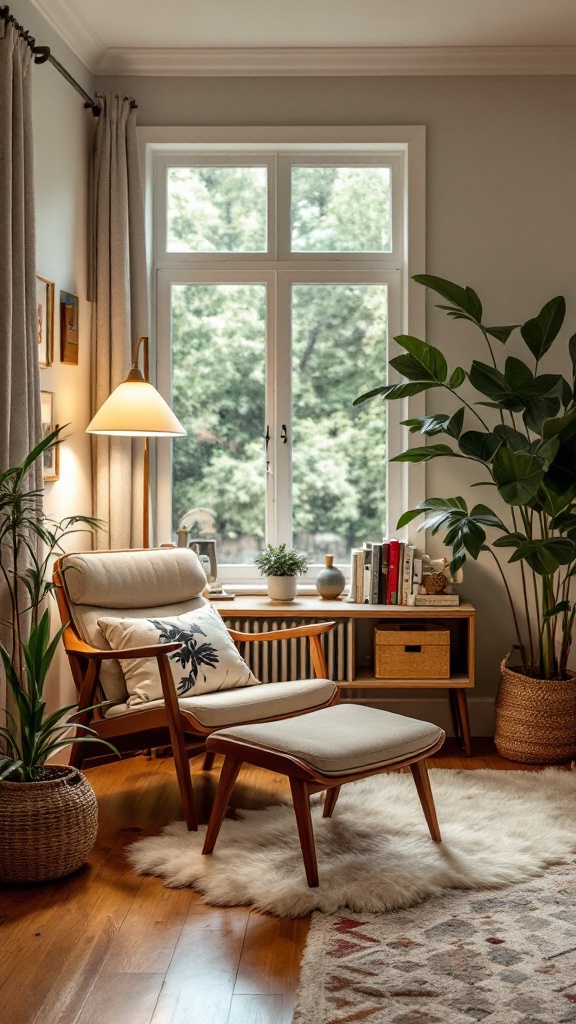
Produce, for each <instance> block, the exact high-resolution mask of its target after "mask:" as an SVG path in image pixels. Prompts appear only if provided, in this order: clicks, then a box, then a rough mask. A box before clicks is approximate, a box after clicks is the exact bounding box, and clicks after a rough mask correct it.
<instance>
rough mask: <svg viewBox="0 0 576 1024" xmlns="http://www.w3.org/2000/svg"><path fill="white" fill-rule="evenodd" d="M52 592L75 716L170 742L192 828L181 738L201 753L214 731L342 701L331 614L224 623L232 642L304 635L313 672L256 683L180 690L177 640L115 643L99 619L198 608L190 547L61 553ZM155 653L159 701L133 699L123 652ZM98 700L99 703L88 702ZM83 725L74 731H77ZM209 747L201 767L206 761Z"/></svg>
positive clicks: (134, 744) (133, 744) (146, 739)
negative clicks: (287, 624) (264, 624)
mask: <svg viewBox="0 0 576 1024" xmlns="http://www.w3.org/2000/svg"><path fill="white" fill-rule="evenodd" d="M54 581H55V583H56V597H57V602H58V608H59V611H60V617H61V619H62V623H63V624H64V625H65V627H66V628H65V630H64V635H63V642H64V647H65V649H66V653H67V655H68V658H69V661H70V666H71V669H72V675H73V678H74V682H75V685H76V688H77V690H78V714H77V716H76V720H77V721H78V722H79V723H81V724H83V725H89V726H90V727H91V728H92V729H94V731H95V732H96V733H97V735H98V736H101V737H102V738H103V739H107V740H110V742H112V743H113V744H114V745H115V746H116V747H117V748H118V749H119V750H120V751H128V750H138V749H141V748H142V747H150V746H160V745H164V744H166V743H168V742H170V743H171V745H172V750H173V754H174V760H175V765H176V774H177V778H178V784H179V787H180V792H181V795H182V803H183V806H184V816H185V819H186V824H187V825H188V828H189V829H190V830H193V831H195V830H196V829H197V828H198V822H197V817H196V810H195V805H194V794H193V790H192V781H191V778H190V766H189V763H188V751H187V747H186V741H187V740H190V739H194V740H195V741H196V748H195V749H197V750H198V751H199V752H201V751H202V750H205V741H206V737H207V736H209V735H210V734H211V733H213V732H215V731H216V730H217V729H222V728H225V727H226V726H229V725H239V724H246V723H248V722H264V721H275V720H278V719H281V718H291V717H293V716H295V715H304V714H306V713H308V712H310V711H314V710H317V709H318V708H323V707H328V706H330V705H331V704H335V703H337V701H338V689H337V687H336V686H335V685H334V683H332V682H331V681H330V680H329V679H328V673H327V668H326V662H325V658H324V654H323V650H322V643H321V634H322V633H326V632H328V631H329V630H331V629H333V628H334V626H335V623H334V622H318V623H312V624H308V625H304V626H297V627H295V628H292V629H281V630H275V631H270V632H268V633H259V634H257V635H252V634H249V633H239V632H236V631H234V630H229V631H228V632H229V633H230V635H231V637H232V639H233V640H234V642H235V644H236V645H237V646H238V647H240V646H241V645H243V644H246V643H266V642H268V641H271V640H279V639H290V638H294V637H308V638H309V640H310V644H311V658H312V664H313V667H314V673H315V676H316V678H315V679H307V680H295V681H291V682H285V683H266V684H264V683H257V684H256V685H251V686H245V687H240V688H238V687H237V688H235V689H229V690H226V689H224V690H218V691H217V692H212V693H203V694H200V695H199V696H183V697H178V695H177V693H176V688H175V685H174V679H173V676H172V671H171V668H170V662H169V658H168V656H169V655H170V654H173V653H174V652H176V651H178V650H179V649H180V648H181V646H182V644H181V643H178V642H173V643H160V644H153V645H146V646H139V647H135V648H131V649H129V650H126V649H124V650H112V648H111V647H110V645H109V643H108V642H107V641H106V639H105V637H104V634H103V633H102V631H101V629H100V628H99V626H98V620H99V619H102V618H103V617H106V616H114V615H116V616H118V615H121V616H123V617H131V618H135V619H143V620H145V619H150V617H154V618H158V617H164V618H167V617H168V618H169V617H174V616H179V615H182V614H184V613H185V612H186V613H187V612H191V611H195V610H198V609H201V608H203V607H205V606H206V604H207V602H206V600H205V598H204V597H202V591H203V590H204V588H205V586H206V577H205V575H204V572H203V569H202V567H201V565H200V562H199V560H198V558H197V556H196V554H195V553H194V552H192V551H190V550H189V549H188V548H155V549H151V550H130V551H87V552H79V553H76V554H68V555H64V556H63V557H62V558H61V559H59V560H58V561H57V562H56V564H55V567H54ZM139 658H148V659H149V658H155V659H156V660H157V664H158V671H159V675H160V682H161V685H162V694H163V699H152V700H149V701H147V702H146V703H141V704H138V705H136V706H131V705H130V704H129V703H128V700H129V698H128V692H127V689H126V683H125V679H124V676H123V673H122V671H121V663H122V661H123V660H125V659H139ZM101 701H104V702H106V703H105V704H103V706H102V707H100V708H96V709H94V710H88V709H90V708H91V706H92V705H93V704H97V703H98V702H101ZM79 733H80V730H79ZM89 749H90V748H89V744H84V743H77V744H75V745H74V746H73V747H72V754H71V763H72V764H74V765H75V766H76V767H81V765H82V762H83V760H84V759H85V757H86V754H87V751H88V752H89ZM211 761H212V758H211V755H210V754H207V755H206V759H205V762H204V767H205V768H210V767H211Z"/></svg>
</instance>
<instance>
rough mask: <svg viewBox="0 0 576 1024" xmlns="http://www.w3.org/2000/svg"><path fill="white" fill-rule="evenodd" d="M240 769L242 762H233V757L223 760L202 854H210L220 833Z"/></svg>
mask: <svg viewBox="0 0 576 1024" xmlns="http://www.w3.org/2000/svg"><path fill="white" fill-rule="evenodd" d="M241 767H242V761H235V760H234V758H233V757H225V758H224V764H223V765H222V771H221V773H220V782H219V783H218V789H217V790H216V799H215V800H214V806H213V808H212V814H211V815H210V821H209V822H208V828H207V830H206V836H205V839H204V846H203V847H202V853H212V850H213V849H214V847H215V846H216V840H217V839H218V833H219V832H220V828H221V826H222V821H223V820H224V815H225V814H226V808H227V807H228V800H229V799H230V794H231V792H232V790H233V789H234V783H235V782H236V779H237V778H238V772H239V771H240V769H241Z"/></svg>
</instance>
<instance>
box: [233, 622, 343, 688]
mask: <svg viewBox="0 0 576 1024" xmlns="http://www.w3.org/2000/svg"><path fill="white" fill-rule="evenodd" d="M224 621H225V622H226V625H227V626H229V627H230V629H235V630H238V631H239V632H241V633H264V632H269V631H270V630H274V629H292V628H293V627H294V626H302V625H304V623H307V622H318V619H273V618H268V619H261V618H253V619H251V618H231V617H230V618H226V619H225V620H224ZM321 641H322V646H323V648H324V656H325V658H326V663H327V665H328V675H329V677H330V679H332V680H333V681H334V682H336V683H340V682H344V681H346V680H347V679H352V678H353V675H349V673H350V672H351V671H352V672H353V666H354V621H353V620H352V619H338V621H337V623H336V628H335V629H333V630H332V631H331V632H330V633H324V634H323V635H322V637H321ZM242 656H243V657H244V659H245V660H246V662H247V663H248V665H249V666H250V668H251V669H252V671H253V673H254V675H255V676H256V678H257V679H260V680H261V682H263V683H281V682H286V681H288V680H290V679H311V678H312V677H313V675H314V670H313V668H312V659H311V657H310V642H309V640H308V638H307V637H301V638H298V637H297V638H295V639H292V640H271V641H270V642H269V643H267V644H245V645H244V650H243V652H242Z"/></svg>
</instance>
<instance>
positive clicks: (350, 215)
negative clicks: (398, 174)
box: [291, 166, 392, 252]
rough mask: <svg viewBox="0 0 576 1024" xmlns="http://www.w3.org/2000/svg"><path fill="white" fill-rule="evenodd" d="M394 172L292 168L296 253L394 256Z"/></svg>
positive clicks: (380, 168) (339, 168) (293, 225)
mask: <svg viewBox="0 0 576 1024" xmlns="http://www.w3.org/2000/svg"><path fill="white" fill-rule="evenodd" d="M390 185H391V175H390V168H389V167H333V166H332V167H292V202H291V220H292V252H391V251H392V242H391V224H390V220H391V217H390Z"/></svg>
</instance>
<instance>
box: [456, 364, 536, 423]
mask: <svg viewBox="0 0 576 1024" xmlns="http://www.w3.org/2000/svg"><path fill="white" fill-rule="evenodd" d="M469 377H470V383H471V384H472V387H474V388H476V391H479V392H480V394H481V395H486V397H487V398H489V399H490V400H491V401H492V402H495V403H496V407H497V408H498V409H506V410H508V411H509V412H522V409H523V408H524V403H523V402H522V401H521V400H520V399H519V398H518V397H517V396H516V395H515V394H514V393H513V392H512V390H511V388H510V385H509V383H508V381H507V380H506V377H505V376H504V374H503V373H501V372H500V370H497V369H496V368H495V367H494V366H489V365H488V364H487V363H481V362H479V361H478V360H477V359H474V360H472V365H471V367H470V373H469Z"/></svg>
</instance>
